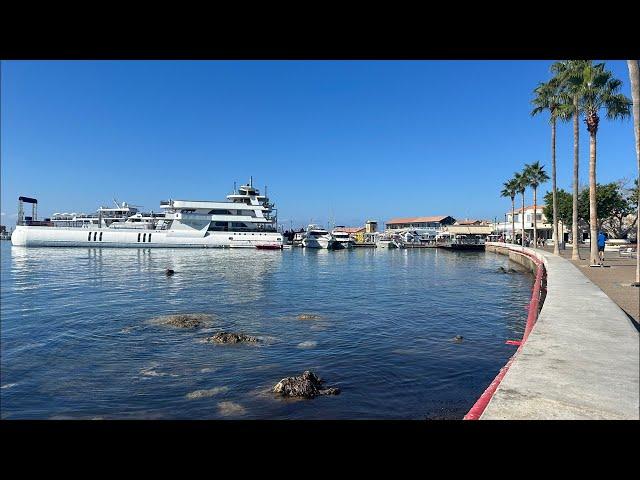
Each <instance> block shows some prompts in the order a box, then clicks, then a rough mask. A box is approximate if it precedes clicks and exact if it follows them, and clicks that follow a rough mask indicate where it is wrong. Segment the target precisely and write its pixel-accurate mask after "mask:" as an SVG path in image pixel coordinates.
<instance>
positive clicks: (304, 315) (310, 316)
mask: <svg viewBox="0 0 640 480" xmlns="http://www.w3.org/2000/svg"><path fill="white" fill-rule="evenodd" d="M319 318H320V315H316V314H314V313H301V314H300V315H298V320H317V319H319Z"/></svg>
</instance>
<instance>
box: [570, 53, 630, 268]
mask: <svg viewBox="0 0 640 480" xmlns="http://www.w3.org/2000/svg"><path fill="white" fill-rule="evenodd" d="M567 83H568V84H569V85H571V87H572V89H574V91H576V92H577V94H578V101H579V105H580V110H581V111H582V112H583V114H584V117H585V118H584V121H585V123H586V125H587V131H588V132H589V230H590V232H589V238H590V244H591V255H590V263H591V264H592V265H596V264H597V263H598V242H597V238H598V211H597V204H596V148H597V143H596V138H597V137H596V135H597V133H598V126H599V124H600V115H599V112H600V110H602V109H604V110H605V114H606V117H607V118H609V119H613V120H615V119H618V118H625V117H628V116H629V115H630V113H631V100H629V99H628V98H627V97H626V96H625V95H624V94H622V93H618V90H620V87H621V86H622V82H621V81H620V80H618V79H617V78H614V76H613V73H611V72H610V71H609V70H606V69H605V64H604V63H598V64H595V65H594V64H593V63H589V64H587V65H585V66H584V68H583V69H582V71H572V72H571V74H570V75H569V76H568V77H567Z"/></svg>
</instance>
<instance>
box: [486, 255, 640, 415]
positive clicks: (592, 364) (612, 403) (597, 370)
mask: <svg viewBox="0 0 640 480" xmlns="http://www.w3.org/2000/svg"><path fill="white" fill-rule="evenodd" d="M487 246H488V247H490V248H491V247H493V249H494V250H495V247H498V249H499V250H502V253H503V254H504V253H505V252H504V250H505V249H506V250H507V251H510V252H523V253H527V254H529V255H534V256H535V257H537V258H538V259H540V260H541V261H542V262H543V263H544V266H545V269H546V271H547V293H546V298H545V300H544V304H543V306H542V309H541V310H540V313H539V315H538V320H537V322H536V324H535V325H534V326H533V328H532V330H531V333H530V335H529V336H528V338H525V339H524V340H526V341H524V342H523V343H522V345H521V347H520V348H519V349H518V351H517V352H516V353H515V354H514V356H513V357H512V359H511V360H510V361H509V363H508V366H509V368H508V370H507V371H506V373H504V374H503V378H502V381H501V382H500V383H499V385H498V386H497V388H496V389H495V392H494V393H493V395H492V396H491V399H490V400H489V402H488V404H487V406H486V409H484V411H483V413H482V414H481V416H480V419H481V420H493V419H496V420H497V419H510V420H515V419H636V420H637V419H639V418H640V413H639V404H638V398H639V381H638V380H639V376H640V375H639V370H638V363H637V362H638V357H639V345H638V331H637V330H636V328H635V326H634V325H633V324H632V321H631V319H630V318H628V316H627V314H626V313H625V311H624V310H622V308H620V306H618V305H617V304H616V303H615V302H614V301H613V300H612V299H611V298H609V297H608V296H607V295H606V294H605V292H603V291H602V290H601V289H600V288H599V287H598V286H597V285H595V284H594V283H593V282H592V281H591V280H589V279H588V278H587V277H586V276H585V275H584V274H583V273H582V272H581V270H579V268H578V267H576V266H575V265H574V264H573V263H572V262H570V261H569V260H566V259H564V258H562V257H558V256H556V255H553V254H552V253H549V252H547V251H545V250H534V249H530V248H523V247H519V246H516V245H510V244H502V243H488V244H487ZM500 247H501V248H500ZM488 251H491V250H488ZM509 256H510V257H511V255H509Z"/></svg>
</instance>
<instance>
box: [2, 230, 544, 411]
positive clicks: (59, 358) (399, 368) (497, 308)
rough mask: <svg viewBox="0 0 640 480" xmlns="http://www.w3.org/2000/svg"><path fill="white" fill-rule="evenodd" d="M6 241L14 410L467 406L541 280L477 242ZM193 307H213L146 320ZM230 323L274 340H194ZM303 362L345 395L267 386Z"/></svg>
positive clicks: (8, 369)
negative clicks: (191, 325) (194, 324)
mask: <svg viewBox="0 0 640 480" xmlns="http://www.w3.org/2000/svg"><path fill="white" fill-rule="evenodd" d="M0 244H1V254H2V263H1V267H2V269H1V274H2V278H1V282H2V283H1V293H2V302H1V303H2V307H1V318H2V322H1V334H2V336H1V367H2V369H1V389H0V399H1V409H2V410H1V414H2V418H5V419H9V418H125V419H126V418H180V419H183V418H185V419H191V418H194V419H199V418H247V419H254V418H267V419H288V418H291V419H323V418H327V419H372V418H393V419H424V418H427V417H428V418H461V417H462V416H463V415H464V414H465V413H466V412H467V411H468V409H469V408H470V407H471V406H472V405H473V403H474V402H475V400H476V399H477V397H478V396H479V395H480V394H481V393H482V391H483V390H484V389H485V388H486V387H487V385H488V384H489V383H490V382H491V380H492V379H493V378H494V376H495V375H496V373H497V372H498V370H499V369H500V367H502V366H503V365H504V364H505V362H506V361H507V359H508V358H509V356H510V355H511V354H512V353H513V352H514V351H515V348H516V347H514V346H510V345H505V343H504V342H505V340H507V339H514V338H520V337H521V336H522V332H523V328H524V323H525V320H526V311H525V305H526V303H527V302H528V300H529V296H530V289H531V285H532V281H533V278H532V276H531V275H529V274H527V273H517V274H504V273H499V272H498V267H499V266H504V267H508V266H511V267H513V268H515V267H516V265H514V264H511V265H510V264H509V261H508V259H507V258H506V257H503V256H498V255H494V254H485V253H484V252H477V253H476V252H466V253H454V252H447V251H437V250H433V249H419V250H417V249H416V250H390V251H389V250H376V249H357V250H354V251H338V252H328V251H312V250H303V249H293V250H285V251H253V250H252V251H243V250H191V249H185V250H181V249H174V250H172V249H147V250H142V249H85V248H69V249H66V248H30V249H26V248H20V247H12V246H11V244H10V242H0ZM166 268H172V269H174V270H175V271H176V274H175V275H174V276H173V277H169V278H167V277H165V275H164V270H165V269H166ZM190 312H192V313H196V312H197V313H210V314H213V315H215V318H214V320H213V321H212V322H211V324H209V325H207V326H206V327H205V328H203V329H199V330H183V329H174V328H171V327H166V326H158V325H154V324H152V323H150V320H151V319H153V318H154V317H157V316H159V315H164V314H168V313H190ZM301 313H312V314H317V315H320V316H321V317H322V318H321V319H319V320H306V321H302V320H298V319H296V316H297V315H299V314H301ZM222 329H225V330H231V331H242V332H245V333H247V334H252V335H257V336H259V337H262V339H263V340H264V342H262V343H261V344H260V345H258V346H254V345H243V344H240V345H215V344H203V343H199V340H200V339H201V338H203V337H205V336H208V335H212V334H213V332H216V331H218V330H222ZM456 335H462V336H464V341H463V342H462V343H455V342H453V341H452V338H453V337H454V336H456ZM306 369H309V370H312V371H314V372H315V373H316V374H318V375H319V376H320V377H322V378H324V379H326V380H327V385H329V386H339V387H340V388H341V389H342V393H341V394H340V395H338V396H324V397H318V398H316V399H313V400H283V399H280V398H277V397H275V396H274V395H273V394H271V393H269V391H268V390H269V388H270V387H272V386H273V385H274V384H275V383H277V382H278V381H279V380H280V379H281V378H283V377H285V376H290V375H298V374H300V373H302V371H304V370H306ZM196 390H211V391H210V392H209V395H210V396H208V397H203V398H198V399H190V398H189V397H188V396H187V395H188V394H189V393H190V392H194V391H196Z"/></svg>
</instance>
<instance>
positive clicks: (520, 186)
mask: <svg viewBox="0 0 640 480" xmlns="http://www.w3.org/2000/svg"><path fill="white" fill-rule="evenodd" d="M513 182H514V184H515V187H516V191H517V192H519V193H520V195H522V213H521V214H520V223H521V224H522V238H521V239H520V241H521V243H522V246H523V247H524V192H525V190H526V189H527V186H528V185H529V180H528V179H527V176H526V175H525V172H524V171H523V172H516V173H514V175H513ZM512 218H513V217H512Z"/></svg>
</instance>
